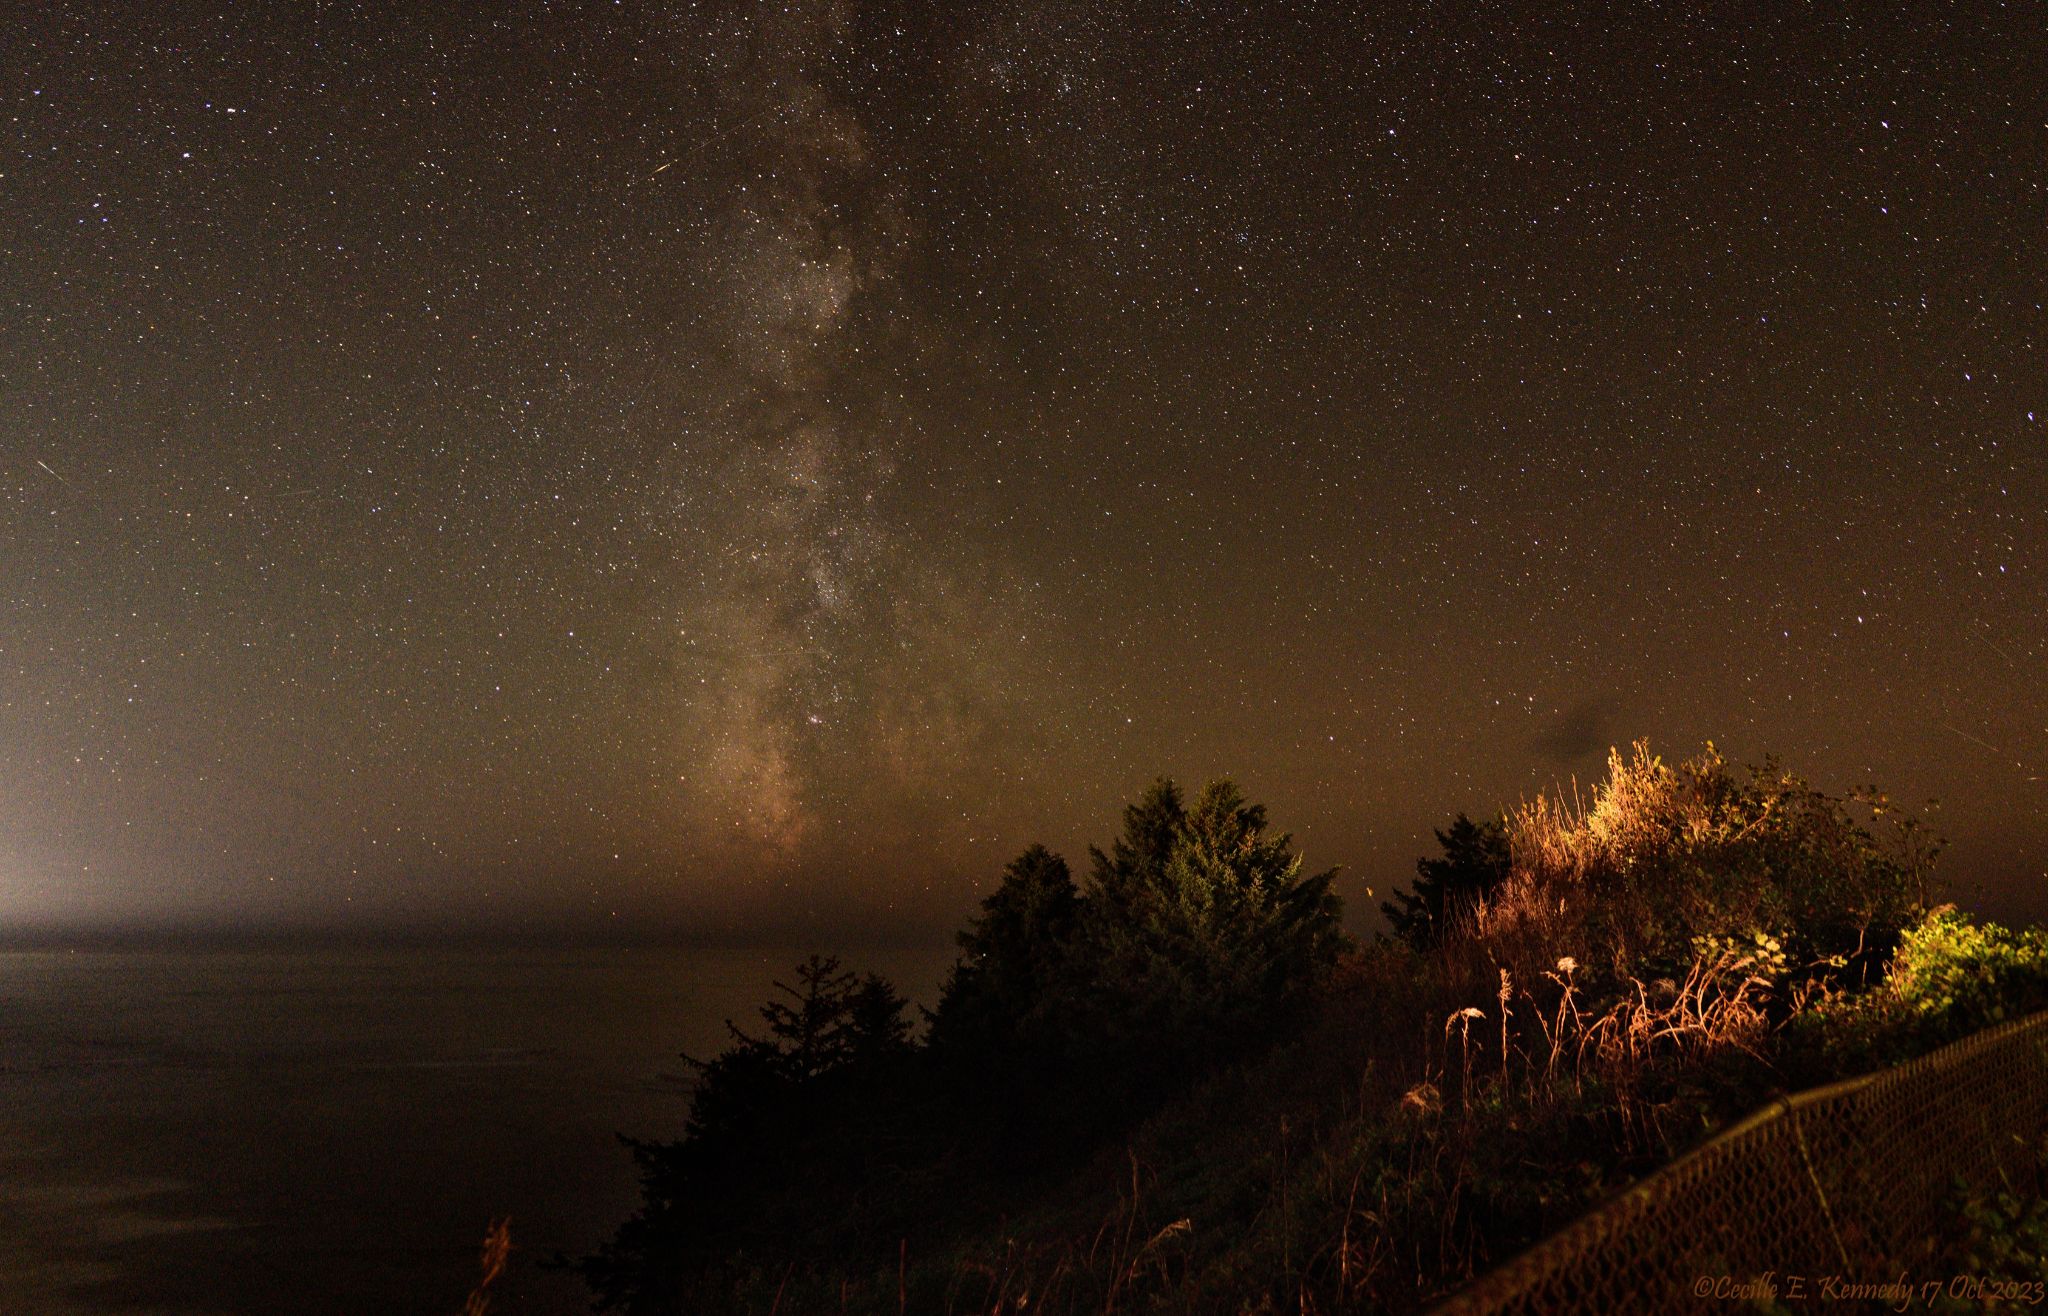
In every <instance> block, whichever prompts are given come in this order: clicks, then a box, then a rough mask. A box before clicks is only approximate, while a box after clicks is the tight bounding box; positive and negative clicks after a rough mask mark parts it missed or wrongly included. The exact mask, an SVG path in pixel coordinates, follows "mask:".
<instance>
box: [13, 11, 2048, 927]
mask: <svg viewBox="0 0 2048 1316" xmlns="http://www.w3.org/2000/svg"><path fill="white" fill-rule="evenodd" d="M1708 9H1711V10H1713V11H1714V12H1713V14H1712V15H1711V16H1704V14H1703V12H1696V11H1705V10H1708ZM0 44H4V47H5V59H4V64H0V66H4V68H5V69H6V77H5V78H4V79H0V98H4V102H5V110H4V137H0V930H4V929H12V930H20V929H34V928H52V927H58V926H67V927H77V926H82V925H102V926H106V925H122V926H158V927H178V928H188V927H233V928H272V927H285V926H294V927H296V926H327V925H350V926H360V927H385V928H390V927H395V928H429V927H432V928H451V927H452V928H482V929H490V928H580V929H584V930H586V931H587V930H591V929H594V928H599V927H602V928H603V929H606V930H628V931H629V932H640V931H658V932H660V933H662V934H664V935H669V934H682V935H690V934H696V935H737V934H740V933H745V932H748V931H749V930H755V931H759V930H766V929H779V930H784V931H787V930H791V929H800V930H804V932H805V935H807V936H824V937H826V938H827V939H828V940H829V939H830V937H829V936H828V935H827V934H828V933H835V932H847V933H849V934H851V933H855V932H858V933H860V934H862V935H880V934H883V933H898V934H906V935H907V934H913V933H917V932H919V931H920V930H922V931H926V932H929V931H931V930H935V929H940V928H946V927H951V926H954V925H957V924H958V923H959V922H960V921H961V920H962V918H963V917H964V916H965V914H966V913H967V912H968V910H969V908H970V905H971V902H972V901H973V899H974V898H975V895H976V893H977V891H978V890H982V889H985V888H987V887H988V886H989V885H991V884H992V883H993V881H994V879H995V877H996V875H997V874H998V872H999V870H1000V868H1001V865H1002V864H1003V862H1004V861H1005V860H1007V859H1008V858H1010V857H1011V856H1012V855H1014V854H1015V853H1016V852H1017V851H1018V850H1019V849H1021V848H1022V847H1023V846H1024V845H1025V844H1027V843H1029V842H1031V841H1033V840H1044V841H1045V842H1047V843H1048V844H1051V845H1052V846H1054V847H1055V848H1056V849H1061V850H1063V851H1065V852H1066V853H1067V854H1068V855H1069V857H1070V858H1075V859H1080V858H1083V854H1082V847H1083V846H1084V845H1085V844H1086V843H1087V842H1088V841H1090V840H1095V841H1104V840H1106V839H1107V837H1108V835H1109V833H1110V832H1111V831H1112V830H1113V828H1114V826H1115V825H1116V820H1117V811H1118V810H1119V808H1120V807H1121V805H1122V804H1123V803H1124V802H1125V801H1127V800H1128V799H1130V798H1131V797H1132V796H1134V795H1135V793H1136V792H1137V791H1138V790H1139V789H1140V788H1141V787H1142V786H1143V785H1144V783H1145V782H1147V781H1148V780H1150V779H1151V778H1152V777H1153V776H1155V775H1157V774H1159V773H1162V772H1164V773H1169V774H1171V775H1174V776H1175V777H1177V778H1179V779H1181V780H1183V781H1185V782H1190V783H1199V782H1200V781H1202V780H1205V779H1207V778H1210V777H1213V776H1221V775H1229V776H1232V777H1234V778H1235V779H1237V780H1238V781H1239V782H1240V784H1242V785H1243V786H1244V787H1245V788H1246V789H1247V790H1248V791H1249V792H1250V793H1251V794H1252V796H1253V797H1254V798H1257V799H1260V800H1263V801H1264V802H1266V803H1267V804H1268V805H1269V807H1270V808H1271V811H1272V814H1273V816H1274V819H1275V821H1276V822H1277V823H1278V824H1280V825H1281V826H1282V827H1284V828H1286V829H1288V830H1291V831H1293V832H1294V833H1295V835H1296V838H1297V841H1298V842H1299V843H1300V844H1301V845H1302V847H1303V848H1304V849H1305V850H1306V852H1307V855H1308V857H1309V859H1310V861H1311V862H1312V863H1315V864H1318V865H1327V864H1341V865H1342V866H1343V867H1344V870H1345V877H1344V878H1343V879H1342V881H1341V883H1340V889H1341V890H1343V891H1344V892H1345V894H1346V895H1347V898H1348V899H1349V901H1350V903H1351V907H1352V921H1353V924H1354V926H1355V927H1357V928H1358V929H1360V930H1369V929H1370V928H1371V927H1372V926H1373V918H1374V916H1373V915H1372V914H1371V904H1372V902H1371V901H1369V900H1367V899H1366V898H1365V888H1366V886H1368V885H1370V886H1373V887H1376V888H1378V890H1379V894H1380V895H1382V896H1383V895H1384V894H1385V893H1386V888H1387V887H1388V885H1390V884H1391V883H1393V882H1396V881H1399V880H1402V879H1403V878H1405V877H1406V876H1407V875H1409V874H1410V873H1411V872H1412V865H1413V862H1414V860H1415V858H1416V856H1417V855H1419V854H1421V853H1424V852H1425V850H1426V849H1428V848H1429V845H1428V840H1429V829H1430V828H1431V827H1432V826H1440V825H1443V824H1444V823H1445V822H1446V821H1447V820H1448V819H1449V817H1450V816H1451V815H1452V814H1453V813H1455V812H1457V811H1459V810H1468V811H1472V812H1475V813H1476V812H1482V811H1488V810H1491V809H1494V808H1496V807H1497V806H1499V805H1501V804H1504V803H1510V802H1512V801H1513V800H1515V799H1516V798H1518V797H1520V796H1523V795H1525V794H1526V793H1528V792H1531V791H1534V790H1537V789H1540V788H1543V787H1546V786H1549V785H1551V784H1552V783H1555V782H1560V781H1567V780H1569V779H1570V778H1571V777H1572V776H1573V775H1574V774H1576V775H1578V776H1579V777H1580V778H1581V779H1584V778H1586V777H1587V776H1589V775H1592V774H1597V772H1598V770H1599V767H1600V764H1601V760H1602V758H1603V756H1604V753H1605V749H1606V747H1607V746H1608V745H1609V744H1611V743H1617V742H1619V743H1624V744H1625V743H1626V742H1627V741H1629V740H1631V739H1633V738H1634V737H1637V736H1648V737H1650V738H1651V740H1652V742H1653V745H1654V746H1655V747H1656V748H1657V749H1659V750H1660V751H1663V752H1665V753H1666V754H1667V755H1671V756H1683V755H1684V754H1687V753H1690V752H1692V751H1694V750H1696V749H1698V748H1699V747H1700V746H1701V744H1702V743H1703V742H1704V741H1706V740H1707V739H1709V738H1712V739H1714V740H1715V741H1716V742H1717V743H1719V744H1720V745H1722V746H1723V747H1724V748H1725V749H1726V750H1727V751H1728V752H1729V753H1730V755H1731V756H1732V757H1734V758H1736V759H1738V760H1752V759H1754V758H1756V757H1758V756H1760V755H1761V754H1762V753H1763V752H1764V751H1766V750H1775V751H1777V752H1778V753H1780V754H1781V755H1783V756H1784V757H1785V758H1786V759H1787V760H1788V761H1789V762H1790V763H1791V764H1792V766H1794V767H1795V768H1797V769H1800V770H1802V771H1804V772H1805V773H1806V774H1807V775H1808V776H1810V777H1812V778H1813V779H1815V780H1816V781H1817V782H1819V783H1820V784H1823V785H1826V786H1829V787H1833V788H1837V789H1844V788H1847V787H1850V786H1854V785H1857V784H1861V783H1863V782H1868V781H1875V782H1877V783H1879V784H1881V785H1883V786H1885V787H1887V788H1888V789H1890V790H1891V791H1892V792H1893V794H1894V795H1895V796H1898V797H1902V798H1905V799H1908V800H1915V801H1917V800H1920V799H1923V798H1925V797H1929V796H1938V797H1940V799H1941V801H1942V804H1941V808H1940V810H1939V812H1938V813H1937V814H1936V815H1935V821H1936V823H1937V825H1938V826H1939V828H1940V829H1941V830H1943V831H1944V832H1946V833H1947V834H1948V836H1949V837H1950V838H1951V839H1952V841H1953V843H1954V844H1953V847H1952V849H1951V851H1950V853H1949V856H1948V857H1947V860H1946V861H1945V868H1946V870H1947V871H1948V873H1949V875H1950V876H1951V877H1952V878H1954V879H1957V880H1958V882H1959V883H1961V888H1962V891H1963V893H1964V894H1965V895H1966V896H1968V895H1970V894H1971V893H1972V892H1975V893H1976V894H1975V896H1974V897H1973V899H1974V901H1975V903H1977V904H1978V905H1979V907H1980V908H1984V909H1988V910H1990V911H1991V912H1994V913H1999V914H2003V915H2006V916H2008V917H2010V916H2014V915H2016V914H2037V915H2038V914H2042V913H2048V896H2044V894H2043V892H2044V890H2048V881H2044V867H2048V780H2044V778H2048V620H2044V618H2048V563H2044V551H2048V360H2044V356H2043V349H2044V347H2048V332H2044V318H2043V310H2042V303H2043V300H2044V296H2048V292H2044V288H2048V225H2044V218H2048V207H2044V203H2048V186H2044V184H2048V108H2044V106H2048V95H2044V88H2048V22H2044V18H2043V13H2042V11H2041V10H2040V9H2039V8H2038V7H2036V6H2033V5H2028V4H2017V5H2010V6H2004V5H1995V4H1989V3H1986V4H1977V5H1967V6H1954V7H1951V6H1943V5H1922V4H1914V5H1902V6H1896V7H1883V8H1881V7H1880V6H1876V5H1853V6H1816V5H1805V4H1782V3H1772V4H1749V5H1725V6H1693V5H1671V6H1653V5H1648V4H1628V5H1612V6H1602V5H1583V4H1557V5H1545V6H1536V5H1524V6H1512V5H1483V4H1446V5H1437V6H1416V5H1401V4H1384V5H1382V4H1374V5H1370V6H1345V5H1328V4H1324V5H1284V4H1261V5H1256V6H1245V7H1241V8H1230V7H1222V6H1214V7H1211V6H1193V5H1167V4H1140V3H1116V2H1114V0H1096V2H1093V3H1081V2H1079V0H1072V2H1067V0H1021V2H1020V3H963V4H947V5H936V6H927V5H913V4H907V3H905V4H896V5H889V4H848V5H837V6H835V5H832V4H829V3H806V2H801V0H799V2H794V3H790V4H787V5H766V4H764V5H756V6H748V5H704V6H699V5H674V6H656V5H648V4H640V3H634V2H632V0H626V2H623V3H616V4H610V3H607V4H598V3H588V4H574V3H569V4H534V3H522V4H512V5H505V6H470V5H418V6H404V5H385V4H375V5H353V4H347V3H339V2H335V3H311V2H310V0H309V2H307V3H300V4H269V3H247V4H238V5H235V6H232V7H221V6H198V5H191V4H184V3H165V4H154V5H136V4H132V3H106V4H101V5H85V4H70V3H57V4H47V5H38V6H34V7H32V8H31V9H30V10H28V11H26V12H17V14H16V17H15V18H14V19H13V20H12V21H11V23H10V35H9V36H8V37H6V38H5V41H4V43H0Z"/></svg>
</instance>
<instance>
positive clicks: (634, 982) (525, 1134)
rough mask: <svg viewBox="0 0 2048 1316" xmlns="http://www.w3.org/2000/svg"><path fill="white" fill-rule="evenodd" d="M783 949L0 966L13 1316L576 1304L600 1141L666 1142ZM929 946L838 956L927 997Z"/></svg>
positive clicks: (606, 1210)
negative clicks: (492, 1245)
mask: <svg viewBox="0 0 2048 1316" xmlns="http://www.w3.org/2000/svg"><path fill="white" fill-rule="evenodd" d="M799 958H801V956H800V954H799V953H797V952H793V951H789V952H785V951H761V950H745V951H741V950H686V949H672V948H662V949H654V948H603V949H575V950H562V949H530V948H520V949H476V948H463V949H446V948H412V947H408V948H403V949H397V948H383V949H360V948H351V949H340V948H322V949H306V948H290V949H263V950H250V949H237V950H228V949H205V950H189V949H180V950H162V949H160V950H146V951H127V950H124V951H63V950H33V951H21V950H17V951H6V952H0V1313H25V1314H33V1316H108V1314H111V1313H125V1314H130V1316H133V1314H135V1313H145V1312H148V1313H156V1312H163V1313H173V1312H175V1313H205V1314H209V1316H230V1314H233V1316H240V1314H241V1313H265V1314H266V1316H267V1314H268V1313H282V1312H290V1313H299V1314H303V1316H318V1314H320V1313H337V1314H339V1313H347V1314H348V1316H363V1314H364V1313H391V1314H392V1316H401V1314H403V1313H412V1312H419V1313H449V1314H450V1316H452V1314H453V1313H456V1312H458V1311H459V1310H460V1309H461V1306H462V1303H463V1299H464V1297H465V1296H466V1295H467V1293H468V1291H469V1289H470V1287H471V1285H472V1284H473V1283H474V1281H475V1277H476V1269H477V1254H478V1251H479V1248H480V1245H481V1242H482V1239H483V1236H484V1233H485V1231H486V1229H487V1228H488V1226H489V1224H490V1223H491V1221H492V1220H493V1219H496V1218H498V1217H501V1216H509V1217H510V1218H511V1237H512V1243H513V1247H514V1252H513V1258H512V1264H511V1266H510V1267H509V1269H508V1271H507V1273H506V1275H505V1276H504V1278H503V1279H501V1280H500V1281H499V1283H498V1284H497V1285H496V1286H495V1287H494V1289H493V1293H494V1295H495V1296H494V1301H493V1303H492V1311H493V1312H494V1313H502V1314H503V1316H557V1314H558V1313H559V1314H562V1316H566V1314H567V1313H576V1312H583V1311H587V1310H588V1300H587V1297H586V1295H585V1292H584V1290H583V1287H582V1285H581V1283H580V1281H578V1280H577V1279H575V1277H573V1276H570V1275H566V1274H562V1273H559V1272H550V1271H548V1270H546V1269H544V1268H543V1267H541V1266H540V1265H539V1264H538V1263H539V1262H540V1260H541V1259H542V1258H544V1257H546V1256H548V1255H550V1254H553V1253H555V1252H558V1251H559V1252H564V1253H567V1254H570V1255H578V1254H581V1253H584V1252H587V1251H589V1250H590V1249H591V1248H593V1247H594V1246H596V1244H597V1243H598V1242H600V1241H601V1240H602V1239H603V1238H604V1237H606V1236H607V1235H608V1234H609V1232H610V1231H611V1229H612V1228H613V1227H614V1226H615V1225H617V1223H618V1222H619V1221H621V1220H623V1219H624V1218H625V1217H626V1216H627V1215H628V1214H629V1213H630V1212H631V1211H632V1209H633V1207H634V1204H635V1202H636V1200H637V1186H636V1184H635V1181H634V1178H633V1171H632V1165H631V1161H630V1159H629V1157H628V1155H627V1152H626V1150H625V1149H624V1148H623V1147H622V1146H621V1145H620V1144H619V1142H618V1139H617V1136H616V1135H617V1134H619V1133H628V1134H633V1135H635V1136H640V1137H652V1138H664V1137H674V1136H676V1135H677V1134H678V1133H679V1132H680V1130H681V1127H682V1120H683V1115H684V1112H685V1109H686V1107H687V1101H686V1098H685V1097H684V1096H683V1094H682V1092H681V1091H680V1090H679V1084H678V1082H677V1079H678V1077H679V1076H680V1075H682V1074H683V1072H684V1071H685V1068H686V1067H685V1066H684V1065H683V1063H682V1062H681V1060H680V1059H679V1054H680V1053H681V1052H684V1051H688V1052H689V1053H690V1054H692V1055H698V1056H708V1055H710V1054H712V1053H714V1052H716V1051H717V1050H718V1049H719V1048H720V1046H722V1045H723V1042H724V1038H725V1030H724V1021H725V1020H726V1019H727V1018H732V1019H734V1020H736V1021H738V1022H741V1023H743V1024H745V1023H749V1022H751V1021H752V1020H753V1019H754V1017H755V1010H756V1008H757V1007H758V1005H759V1004H760V1002H761V1001H762V1000H763V999H764V998H765V997H766V995H767V993H768V991H769V988H770V983H771V981H772V980H773V979H775V978H777V977H784V978H786V977H787V974H788V970H789V969H790V968H791V966H793V965H794V964H795V963H796V961H797V960H798V959H799ZM946 963H947V955H946V954H945V952H944V949H943V948H941V947H933V948H931V949H929V950H926V951H922V952H904V951H895V952H890V953H886V954H879V955H870V956H866V957H864V958H862V957H849V965H850V966H851V967H860V968H874V969H876V970H878V971H880V972H882V973H884V974H885V975H887V976H889V977H890V978H891V979H892V981H894V982H895V983H896V984H897V987H898V989H899V990H901V991H903V992H905V993H906V994H908V995H910V996H911V997H912V998H913V999H916V1000H920V1001H922V1002H924V1003H925V1004H930V1003H931V1002H932V1000H933V998H934V995H935V993H936V987H937V984H938V982H939V980H940V978H941V976H942V974H943V972H944V970H945V966H946Z"/></svg>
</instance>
